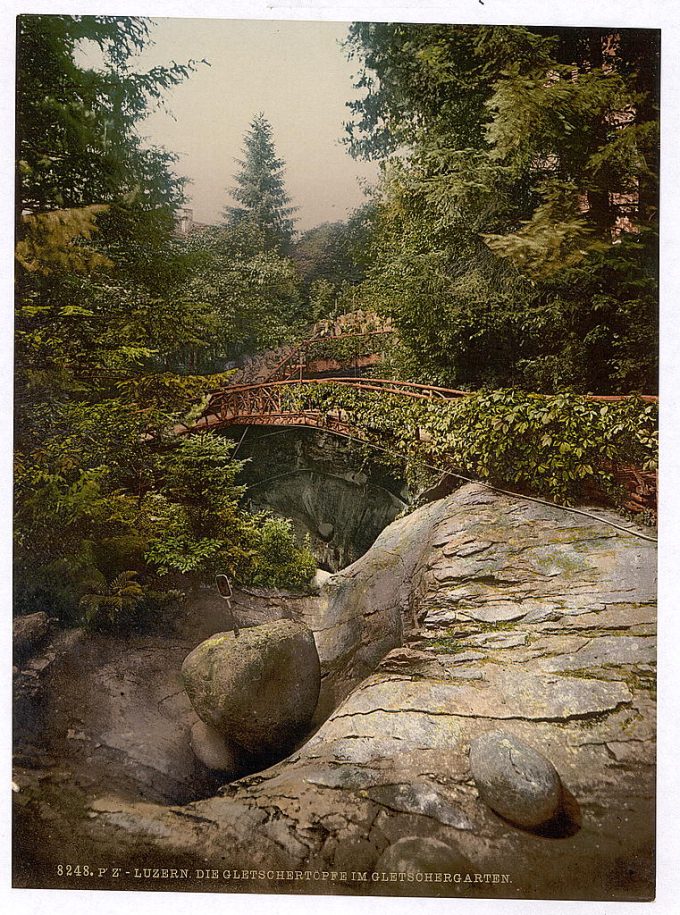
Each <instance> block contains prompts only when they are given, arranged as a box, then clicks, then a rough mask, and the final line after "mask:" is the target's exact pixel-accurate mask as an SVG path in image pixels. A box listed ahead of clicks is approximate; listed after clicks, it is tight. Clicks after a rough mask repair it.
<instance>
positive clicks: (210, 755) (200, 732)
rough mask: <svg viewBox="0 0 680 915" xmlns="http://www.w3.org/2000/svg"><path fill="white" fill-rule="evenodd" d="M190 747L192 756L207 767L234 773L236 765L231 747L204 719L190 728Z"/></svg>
mask: <svg viewBox="0 0 680 915" xmlns="http://www.w3.org/2000/svg"><path fill="white" fill-rule="evenodd" d="M191 749H192V750H193V751H194V756H195V757H196V758H197V759H198V760H199V761H200V762H202V763H203V765H204V766H205V767H206V768H208V769H213V770H215V771H217V772H231V773H235V772H236V770H237V768H238V766H237V762H236V756H235V754H234V751H233V749H232V748H231V747H230V746H229V743H228V741H227V740H225V739H224V737H222V735H221V734H218V732H217V731H216V730H215V729H214V728H211V727H210V725H209V724H206V723H205V722H204V721H197V722H196V723H195V724H194V726H193V727H192V729H191Z"/></svg>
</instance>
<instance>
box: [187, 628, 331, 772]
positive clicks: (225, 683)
mask: <svg viewBox="0 0 680 915" xmlns="http://www.w3.org/2000/svg"><path fill="white" fill-rule="evenodd" d="M182 681H183V683H184V688H185V689H186V691H187V694H188V696H189V699H190V700H191V704H192V705H193V707H194V709H195V711H196V714H197V715H198V716H199V718H201V720H202V721H204V722H205V723H206V724H208V725H210V727H212V728H214V730H216V731H217V732H218V733H219V734H221V735H224V736H225V737H227V738H228V740H229V741H230V742H232V743H234V744H237V745H238V746H240V747H242V748H243V749H245V750H247V751H248V752H249V753H253V754H257V755H259V754H263V753H269V752H271V751H280V750H281V749H282V748H285V747H286V746H288V745H290V744H291V743H292V742H293V741H294V740H295V739H296V738H297V737H299V736H300V735H301V732H302V730H303V729H304V728H305V727H306V726H307V725H308V724H309V722H310V720H311V718H312V715H313V714H314V709H315V708H316V703H317V699H318V697H319V690H320V687H321V667H320V664H319V655H318V653H317V650H316V645H315V643H314V636H313V634H312V632H311V630H310V629H308V628H307V627H306V626H303V625H302V624H301V623H295V622H293V621H292V620H275V621H274V622H271V623H264V624H263V625H261V626H253V627H252V628H250V629H244V630H242V632H241V634H240V636H239V637H238V638H235V637H234V634H233V633H230V632H221V633H218V634H217V635H214V636H212V637H211V638H209V639H207V640H206V641H205V642H201V644H200V645H198V646H197V647H196V648H194V650H193V651H192V652H191V654H189V655H187V657H186V658H185V659H184V663H183V664H182Z"/></svg>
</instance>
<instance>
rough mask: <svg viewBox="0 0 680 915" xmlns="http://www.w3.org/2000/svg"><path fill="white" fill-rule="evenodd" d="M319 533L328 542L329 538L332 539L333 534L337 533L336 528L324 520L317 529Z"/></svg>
mask: <svg viewBox="0 0 680 915" xmlns="http://www.w3.org/2000/svg"><path fill="white" fill-rule="evenodd" d="M316 532H317V534H318V535H319V537H321V539H322V540H325V541H326V543H328V541H329V540H332V538H333V534H334V533H335V528H334V527H333V525H332V524H331V523H330V522H328V521H322V522H321V523H320V524H319V526H318V527H317V529H316Z"/></svg>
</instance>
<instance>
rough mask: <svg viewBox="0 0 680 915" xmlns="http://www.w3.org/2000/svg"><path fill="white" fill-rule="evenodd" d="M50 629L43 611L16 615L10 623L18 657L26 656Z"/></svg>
mask: <svg viewBox="0 0 680 915" xmlns="http://www.w3.org/2000/svg"><path fill="white" fill-rule="evenodd" d="M49 629H50V621H49V617H48V616H47V614H46V613H45V612H44V611H42V610H41V611H40V612H39V613H29V614H28V615H27V616H16V617H15V618H14V621H13V623H12V641H13V643H14V652H15V654H16V655H17V656H18V657H26V655H28V654H30V653H31V651H32V650H33V649H34V648H36V647H37V646H38V645H39V644H40V642H41V641H42V640H43V639H44V638H45V636H46V635H47V633H48V632H49Z"/></svg>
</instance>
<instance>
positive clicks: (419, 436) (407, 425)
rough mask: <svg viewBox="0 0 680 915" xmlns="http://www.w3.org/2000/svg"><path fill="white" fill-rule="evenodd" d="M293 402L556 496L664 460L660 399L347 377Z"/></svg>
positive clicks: (405, 448)
mask: <svg viewBox="0 0 680 915" xmlns="http://www.w3.org/2000/svg"><path fill="white" fill-rule="evenodd" d="M284 397H285V401H286V404H287V408H288V409H295V410H319V411H320V412H321V413H322V414H323V415H324V416H326V417H329V416H332V415H333V414H335V415H337V413H338V411H339V410H342V411H344V415H343V419H345V420H346V421H348V422H350V423H351V424H354V425H355V426H356V428H357V433H358V434H360V435H362V436H364V437H366V438H368V440H369V441H373V442H375V443H376V444H379V445H380V446H385V447H391V448H392V449H394V450H396V451H398V452H400V453H401V454H403V455H404V456H406V457H408V458H410V459H411V460H412V461H415V462H417V461H419V460H423V459H425V460H429V461H430V462H434V463H436V464H437V465H438V466H442V467H444V466H446V467H448V468H450V469H451V470H458V471H459V472H461V473H464V474H471V475H473V476H476V477H478V478H479V479H481V480H488V481H490V482H492V483H495V484H497V485H505V486H511V487H515V488H520V489H522V490H524V491H527V492H534V493H536V494H538V495H542V496H547V497H549V498H551V499H554V500H557V501H566V502H569V501H574V500H577V499H579V498H583V497H585V496H586V495H588V494H589V493H591V492H592V486H593V485H595V486H596V487H597V488H598V489H600V490H603V489H604V490H611V485H612V479H613V478H612V473H611V471H612V468H613V467H614V466H615V465H622V464H623V465H626V464H628V465H634V466H636V467H639V468H641V469H644V470H653V469H655V467H656V460H657V449H658V405H657V404H656V403H649V402H646V401H644V400H642V399H641V398H638V397H635V396H631V397H628V398H625V399H623V400H620V401H612V402H601V401H596V400H591V399H589V398H588V397H586V396H583V395H579V394H571V393H564V394H556V395H553V396H543V395H536V394H525V393H523V392H520V391H512V390H502V391H490V392H489V391H477V392H474V393H471V394H469V395H466V396H465V397H461V398H456V399H451V400H443V399H438V398H430V399H410V398H408V397H404V396H401V395H394V394H386V393H377V392H376V393H373V392H366V391H361V390H357V389H354V388H351V387H349V386H347V385H341V384H320V385H304V386H303V385H300V386H297V385H296V386H293V387H291V388H290V389H288V390H287V392H286V393H285V395H284Z"/></svg>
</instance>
